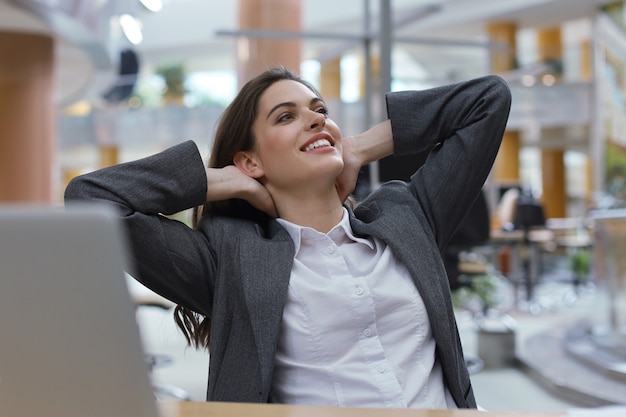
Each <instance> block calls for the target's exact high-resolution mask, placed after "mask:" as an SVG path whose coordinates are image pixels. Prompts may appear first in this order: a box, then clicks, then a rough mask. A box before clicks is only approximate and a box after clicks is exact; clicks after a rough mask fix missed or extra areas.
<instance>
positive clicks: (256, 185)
mask: <svg viewBox="0 0 626 417" xmlns="http://www.w3.org/2000/svg"><path fill="white" fill-rule="evenodd" d="M206 174H207V195H206V200H207V201H221V200H229V199H231V198H239V199H242V200H245V201H247V202H248V203H250V204H251V205H252V206H254V207H256V208H257V209H259V210H261V211H263V212H265V213H267V214H268V215H269V216H271V217H277V215H278V213H277V211H276V206H275V205H274V200H273V199H272V196H271V195H270V193H269V191H267V189H266V188H265V187H264V186H263V184H261V183H260V182H259V181H257V180H256V179H254V178H252V177H249V176H248V175H246V174H244V173H243V171H241V170H240V169H239V168H238V167H236V166H234V165H227V166H225V167H224V168H207V169H206Z"/></svg>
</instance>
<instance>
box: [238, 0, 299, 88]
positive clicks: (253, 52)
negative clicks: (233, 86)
mask: <svg viewBox="0 0 626 417" xmlns="http://www.w3.org/2000/svg"><path fill="white" fill-rule="evenodd" d="M301 13H302V5H301V1H300V0H240V1H239V26H240V29H241V30H246V29H257V30H260V29H264V30H283V31H292V32H297V31H300V30H301ZM237 42H238V43H237V66H238V74H239V84H240V85H243V83H245V82H246V81H247V80H249V79H250V78H253V77H254V76H256V75H257V74H259V73H260V72H262V71H264V70H265V69H267V68H268V67H271V66H274V65H282V66H284V67H286V68H289V69H290V70H292V71H294V72H296V73H299V72H300V62H301V52H300V39H297V38H294V39H272V38H239V39H238V41H237Z"/></svg>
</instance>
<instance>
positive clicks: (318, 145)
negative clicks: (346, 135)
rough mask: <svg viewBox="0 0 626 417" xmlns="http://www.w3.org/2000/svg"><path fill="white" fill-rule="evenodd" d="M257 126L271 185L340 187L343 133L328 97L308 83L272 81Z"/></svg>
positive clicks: (262, 160) (263, 97)
mask: <svg viewBox="0 0 626 417" xmlns="http://www.w3.org/2000/svg"><path fill="white" fill-rule="evenodd" d="M252 130H253V133H254V138H255V147H254V150H253V153H254V155H255V156H256V157H257V159H258V162H259V164H260V166H261V169H262V171H263V175H260V176H259V178H262V179H263V181H264V183H265V185H266V186H270V185H271V186H275V187H280V188H285V189H288V188H289V187H294V186H296V187H298V186H299V187H301V186H302V185H303V184H312V183H313V184H325V185H326V186H329V185H330V186H334V183H335V179H336V178H337V175H339V173H340V172H341V170H342V169H343V159H342V155H341V132H340V130H339V128H338V127H337V125H336V124H335V122H333V121H332V120H331V119H330V118H329V117H328V112H327V108H326V104H325V103H324V101H323V100H322V99H321V98H320V97H318V96H317V95H316V94H315V93H313V92H312V91H311V90H310V89H309V88H307V87H306V86H305V85H303V84H301V83H299V82H297V81H292V80H281V81H278V82H276V83H274V84H272V85H271V86H270V87H269V88H268V89H267V90H265V92H264V93H263V94H262V95H261V98H260V101H259V109H258V114H257V117H256V120H255V122H254V124H253V127H252Z"/></svg>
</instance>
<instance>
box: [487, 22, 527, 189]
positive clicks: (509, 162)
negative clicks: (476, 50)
mask: <svg viewBox="0 0 626 417" xmlns="http://www.w3.org/2000/svg"><path fill="white" fill-rule="evenodd" d="M487 33H488V35H489V39H490V41H491V42H493V43H498V44H500V45H502V47H500V48H494V49H492V50H491V54H490V63H491V72H493V73H494V74H498V73H503V72H507V71H510V70H513V69H515V67H516V58H515V55H516V34H517V26H516V24H515V23H514V22H491V23H488V24H487ZM520 146H521V145H520V132H519V131H517V130H509V129H507V131H506V132H505V133H504V138H503V140H502V146H501V147H500V151H499V152H498V156H497V158H496V162H495V164H494V169H493V176H494V181H495V182H496V183H497V184H518V183H519V181H520V164H519V152H520Z"/></svg>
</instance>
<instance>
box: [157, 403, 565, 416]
mask: <svg viewBox="0 0 626 417" xmlns="http://www.w3.org/2000/svg"><path fill="white" fill-rule="evenodd" d="M159 406H160V408H161V410H162V413H163V414H162V417H565V416H566V415H567V413H566V412H535V411H533V412H529V411H526V412H522V411H478V410H407V409H384V410H383V409H374V408H341V407H314V406H296V405H280V404H241V403H220V402H191V401H190V402H186V401H181V402H173V401H172V402H162V403H159Z"/></svg>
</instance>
